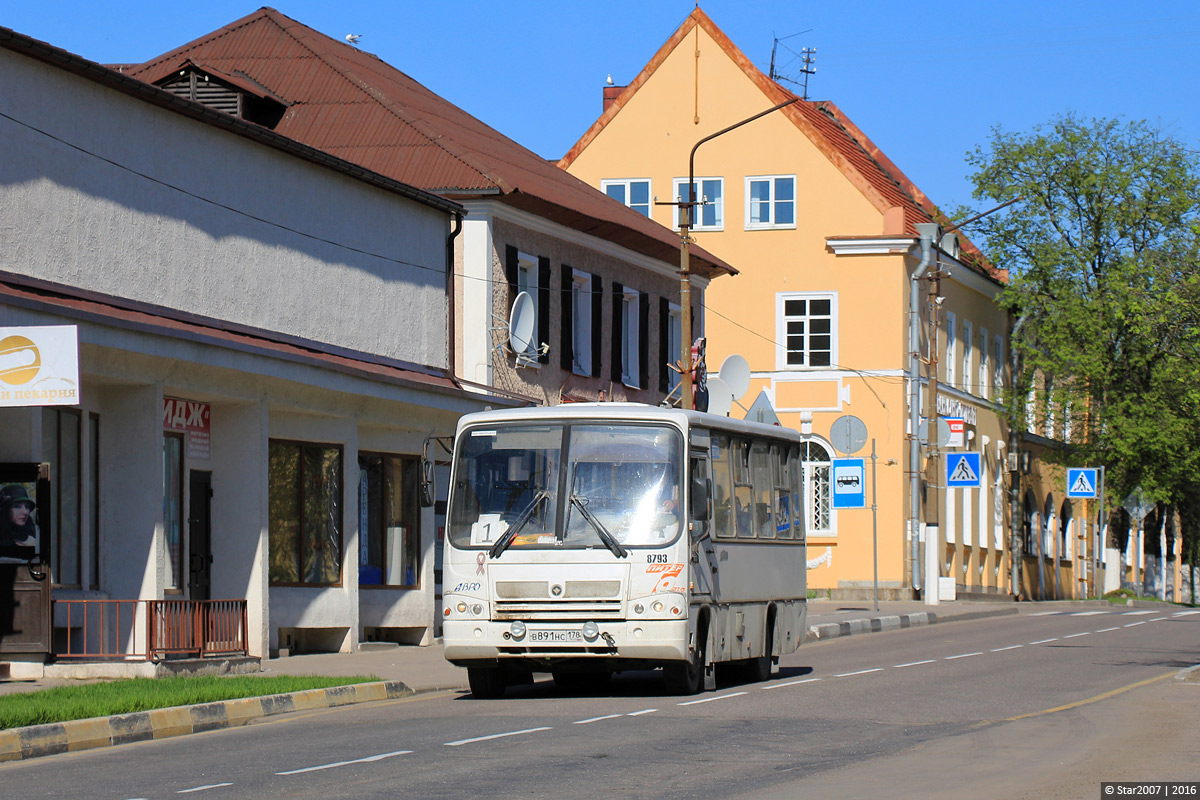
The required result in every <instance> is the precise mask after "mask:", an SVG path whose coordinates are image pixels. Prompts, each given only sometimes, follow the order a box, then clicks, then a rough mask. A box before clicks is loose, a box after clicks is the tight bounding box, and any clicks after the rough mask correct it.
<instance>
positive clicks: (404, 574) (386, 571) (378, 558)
mask: <svg viewBox="0 0 1200 800" xmlns="http://www.w3.org/2000/svg"><path fill="white" fill-rule="evenodd" d="M358 469H359V473H358V475H359V477H358V582H359V584H360V585H362V586H402V587H405V588H416V587H417V586H418V584H419V579H420V575H421V505H420V499H419V494H418V492H419V483H420V480H419V478H420V470H419V466H418V460H417V459H416V458H415V457H405V456H391V455H382V454H380V455H376V454H371V453H363V454H360V455H359V457H358Z"/></svg>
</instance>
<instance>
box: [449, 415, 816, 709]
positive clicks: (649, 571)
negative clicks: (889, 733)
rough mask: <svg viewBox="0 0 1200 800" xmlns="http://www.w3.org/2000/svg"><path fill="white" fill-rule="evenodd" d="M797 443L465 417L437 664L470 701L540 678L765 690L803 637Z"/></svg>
mask: <svg viewBox="0 0 1200 800" xmlns="http://www.w3.org/2000/svg"><path fill="white" fill-rule="evenodd" d="M800 443H801V437H800V435H799V434H798V433H797V432H796V431H793V430H790V429H788V428H781V427H773V426H769V425H760V424H757V423H751V422H744V421H741V420H733V419H729V418H726V417H719V416H713V415H709V414H703V413H700V412H695V411H682V410H678V409H667V408H657V407H654V406H644V405H636V404H624V403H579V404H567V405H560V406H555V407H552V408H529V409H517V410H506V411H486V412H482V413H478V414H469V415H467V416H464V417H463V418H462V419H461V421H460V422H459V425H458V430H457V434H456V437H455V443H454V456H453V466H452V472H451V477H450V496H449V508H448V514H447V528H446V537H445V538H446V541H445V552H444V557H443V565H442V568H443V581H442V586H443V591H444V597H443V600H444V604H443V606H444V607H443V609H442V612H443V621H442V632H443V642H444V647H445V656H446V658H447V659H448V660H449V661H450V662H452V663H454V664H456V665H459V666H463V667H466V668H467V671H468V678H469V681H470V685H471V691H472V693H473V694H474V695H475V696H476V697H480V698H495V697H500V696H502V695H503V694H504V692H505V690H506V688H507V687H508V686H509V685H513V684H516V683H528V682H529V681H530V680H531V676H532V673H533V672H550V673H552V674H553V676H554V680H555V682H557V683H559V684H560V685H565V686H572V687H582V686H586V685H589V684H590V683H594V682H600V681H604V680H607V679H608V678H609V677H610V676H611V675H612V674H613V673H614V672H620V671H622V670H630V669H650V668H657V667H661V668H662V670H663V675H664V678H665V681H666V684H667V689H668V690H669V691H671V692H673V693H676V694H694V693H696V692H698V691H700V690H701V689H712V688H713V687H714V673H713V668H714V665H715V664H717V663H722V662H726V663H736V664H740V665H741V666H742V667H743V668H744V670H745V673H746V675H747V677H749V678H750V679H753V680H765V679H767V678H768V677H769V676H770V674H771V673H772V672H773V671H776V670H777V668H778V667H777V664H778V659H779V656H780V655H783V654H786V653H791V652H793V651H795V649H796V648H797V647H798V646H799V644H800V642H801V641H802V640H803V638H804V631H805V617H806V612H807V604H806V599H805V598H806V595H807V592H806V568H807V560H806V557H805V535H804V514H803V511H802V509H803V508H804V506H803V502H802V500H803V499H802V497H801V492H800V490H801V477H800V476H801V469H800Z"/></svg>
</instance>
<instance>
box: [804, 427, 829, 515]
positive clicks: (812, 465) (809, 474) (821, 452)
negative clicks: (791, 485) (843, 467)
mask: <svg viewBox="0 0 1200 800" xmlns="http://www.w3.org/2000/svg"><path fill="white" fill-rule="evenodd" d="M829 459H830V456H829V451H828V450H826V449H825V447H824V446H822V445H821V443H820V442H816V441H812V440H809V441H807V442H802V443H801V444H800V460H801V461H802V462H803V468H804V475H803V478H804V506H805V509H806V510H807V512H808V535H809V536H832V535H833V532H834V531H833V514H832V512H831V509H832V506H833V494H832V492H833V489H832V487H831V485H830V475H831V474H832V472H833V469H832V464H831V463H830V460H829Z"/></svg>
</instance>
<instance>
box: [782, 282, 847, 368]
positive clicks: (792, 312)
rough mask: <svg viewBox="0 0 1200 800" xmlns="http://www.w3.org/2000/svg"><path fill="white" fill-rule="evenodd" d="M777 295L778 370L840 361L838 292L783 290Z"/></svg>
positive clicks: (817, 365) (830, 364)
mask: <svg viewBox="0 0 1200 800" xmlns="http://www.w3.org/2000/svg"><path fill="white" fill-rule="evenodd" d="M775 297H776V312H775V319H776V333H775V335H776V340H777V341H778V342H779V347H778V348H777V350H776V352H777V353H778V356H777V358H776V368H777V369H797V368H802V367H831V366H833V365H834V364H836V363H837V335H836V331H837V293H836V292H832V293H830V292H825V293H814V292H780V293H778V294H777V295H775Z"/></svg>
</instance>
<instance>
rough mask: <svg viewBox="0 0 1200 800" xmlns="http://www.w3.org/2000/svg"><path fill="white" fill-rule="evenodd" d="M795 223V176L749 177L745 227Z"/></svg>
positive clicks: (793, 224) (790, 226) (756, 228)
mask: <svg viewBox="0 0 1200 800" xmlns="http://www.w3.org/2000/svg"><path fill="white" fill-rule="evenodd" d="M795 227H796V176H795V175H756V176H753V177H748V178H746V230H766V229H771V228H795Z"/></svg>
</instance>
